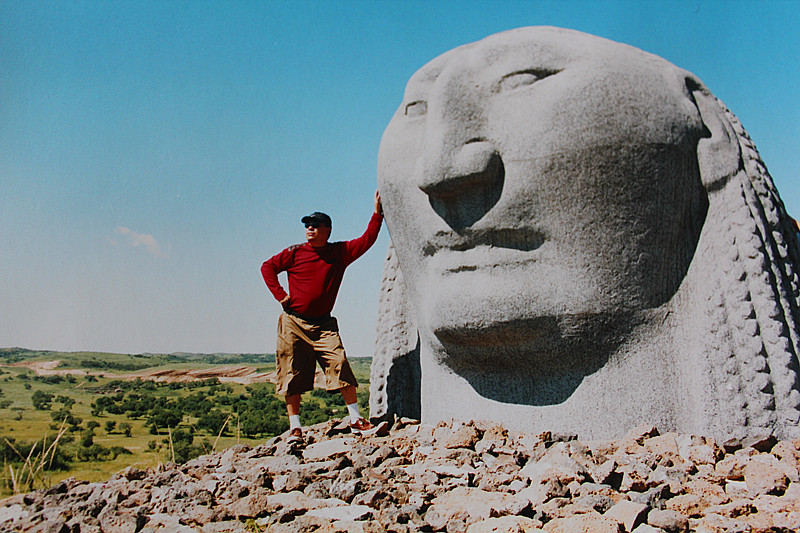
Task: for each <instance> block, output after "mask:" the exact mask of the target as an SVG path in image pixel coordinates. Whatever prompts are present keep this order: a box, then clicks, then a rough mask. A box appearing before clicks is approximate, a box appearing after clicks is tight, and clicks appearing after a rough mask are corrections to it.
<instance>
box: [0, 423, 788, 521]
mask: <svg viewBox="0 0 800 533" xmlns="http://www.w3.org/2000/svg"><path fill="white" fill-rule="evenodd" d="M305 435H306V438H307V439H308V440H309V442H310V443H311V445H313V446H314V447H315V452H314V453H318V452H319V451H320V450H323V449H328V450H333V451H334V454H335V457H334V458H324V460H320V457H319V456H314V455H311V454H305V453H302V452H301V451H300V450H298V449H297V447H296V446H293V445H290V444H289V443H287V442H286V440H285V439H286V437H287V436H288V434H284V435H282V436H280V437H277V438H274V439H271V440H270V441H268V442H267V443H265V444H262V445H260V446H257V447H255V448H248V447H246V446H237V447H235V448H232V450H234V453H226V454H225V455H223V454H222V453H214V454H209V455H205V456H202V457H198V458H196V459H193V460H191V461H189V462H187V463H185V464H183V465H174V464H171V463H170V464H166V465H162V466H159V467H158V468H148V469H147V470H138V469H135V468H129V469H127V470H124V471H122V472H120V473H118V474H116V475H114V476H113V477H111V479H109V480H107V481H105V482H97V483H87V482H84V481H77V480H75V479H72V478H70V479H67V480H64V481H61V482H59V483H57V484H56V485H55V486H53V487H51V488H50V489H48V490H40V491H37V492H33V493H29V494H17V495H15V496H12V497H11V498H7V499H5V500H2V501H0V531H3V532H5V531H15V532H21V533H36V532H42V531H67V532H72V531H80V532H84V531H91V532H97V533H101V532H103V533H107V532H112V533H124V532H130V533H133V532H137V531H138V532H144V533H154V532H157V531H168V532H173V531H185V532H189V531H196V532H199V533H200V532H202V533H223V532H235V533H242V532H245V531H251V532H252V531H265V532H266V531H269V532H270V533H297V532H311V531H316V532H319V533H360V532H365V533H367V532H368V533H373V532H374V533H378V532H385V531H391V532H394V533H418V532H431V531H436V532H438V531H442V532H467V533H488V532H497V533H501V532H502V533H520V532H525V531H547V532H550V533H555V532H585V531H590V532H592V533H599V532H603V531H609V532H613V533H622V532H625V533H631V532H638V533H649V532H663V533H683V532H686V531H709V532H719V533H723V532H728V533H733V532H744V531H747V532H751V533H768V532H770V533H774V532H779V531H800V470H798V468H799V467H800V440H795V441H788V440H783V441H778V442H777V443H776V444H775V445H774V446H773V447H772V448H771V449H770V450H763V451H762V450H759V449H757V448H754V447H740V448H739V449H737V450H736V451H726V449H728V450H733V448H732V447H725V448H726V449H725V448H723V447H722V446H720V445H718V444H717V443H716V441H714V440H713V439H700V438H695V437H692V436H690V435H682V434H676V433H665V434H663V435H659V434H658V431H656V430H655V429H654V428H652V427H649V428H648V430H647V431H640V430H638V429H637V430H636V431H632V432H630V433H629V434H627V435H626V436H625V437H623V438H622V439H617V440H608V441H579V440H574V439H572V440H569V439H571V437H570V438H566V437H562V436H558V435H553V434H551V433H547V432H545V433H542V434H539V435H536V434H532V433H521V432H515V431H511V430H506V429H505V428H502V427H500V426H497V425H492V424H485V423H478V422H471V421H470V422H466V423H462V422H449V423H440V424H437V425H436V426H430V425H421V424H419V423H417V422H416V421H411V420H405V419H402V420H399V421H397V422H396V423H395V425H394V427H393V428H392V431H391V432H390V433H389V434H388V435H387V436H383V437H376V436H372V437H355V438H350V437H349V436H345V435H342V434H341V433H340V432H339V431H338V430H337V429H336V424H335V423H332V422H327V423H322V424H317V425H315V426H311V427H308V428H306V431H305ZM466 435H470V436H474V438H472V437H469V438H465V436H466ZM565 439H566V440H565ZM456 445H458V446H459V447H454V446H456ZM742 445H743V446H744V441H743V442H742ZM460 446H463V447H460ZM344 448H346V451H345V452H341V450H342V449H344ZM709 460H710V461H712V462H711V463H708V462H707V461H709ZM733 462H735V463H736V464H737V465H739V467H738V468H736V469H731V468H730V465H731V464H732V463H733ZM347 465H350V466H347ZM576 465H579V466H576ZM776 465H778V466H779V467H780V469H781V471H782V474H783V476H784V477H785V479H783V478H781V479H780V480H778V479H777V477H776V476H775V474H774V470H775V467H776ZM665 469H667V470H673V471H677V470H680V471H681V472H683V473H684V474H685V475H684V476H683V477H682V479H681V480H680V481H678V480H674V481H675V482H674V483H673V484H672V485H667V484H666V483H665V482H664V481H663V480H662V478H663V476H662V475H661V474H660V473H659V472H661V471H663V470H665ZM632 471H635V472H639V473H640V474H641V479H640V483H639V486H637V487H635V488H634V487H631V486H626V483H625V481H624V480H625V478H626V476H627V475H628V474H629V473H630V472H632ZM741 471H743V472H744V473H742V472H741ZM531 474H533V475H531ZM286 477H295V478H296V479H297V483H295V484H293V485H292V486H287V485H285V484H281V483H278V480H279V479H283V478H286ZM742 478H743V479H745V480H746V481H740V479H742ZM787 480H788V481H787ZM353 482H356V483H353ZM350 485H353V486H356V485H357V486H358V489H357V490H356V491H355V494H352V493H347V494H344V493H341V494H339V495H337V494H335V493H336V492H337V489H336V487H337V486H340V487H344V486H350ZM731 486H735V490H730V489H731Z"/></svg>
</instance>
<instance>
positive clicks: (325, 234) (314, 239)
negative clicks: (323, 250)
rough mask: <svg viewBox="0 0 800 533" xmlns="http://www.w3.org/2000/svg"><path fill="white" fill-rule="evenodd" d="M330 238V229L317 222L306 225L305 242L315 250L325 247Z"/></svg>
mask: <svg viewBox="0 0 800 533" xmlns="http://www.w3.org/2000/svg"><path fill="white" fill-rule="evenodd" d="M330 236H331V228H330V227H328V226H325V225H323V224H320V223H319V222H309V223H308V224H306V240H307V241H308V242H309V243H310V244H311V246H313V247H315V248H319V247H321V246H325V245H326V244H327V243H328V238H330Z"/></svg>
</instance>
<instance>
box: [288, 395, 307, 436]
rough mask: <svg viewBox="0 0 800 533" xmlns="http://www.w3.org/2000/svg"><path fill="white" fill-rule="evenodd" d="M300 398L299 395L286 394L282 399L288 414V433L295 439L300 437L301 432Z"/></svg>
mask: <svg viewBox="0 0 800 533" xmlns="http://www.w3.org/2000/svg"><path fill="white" fill-rule="evenodd" d="M300 396H301V395H300V394H288V395H286V396H285V398H284V401H285V402H286V412H287V413H288V414H289V431H290V432H291V433H292V435H293V436H294V437H295V438H296V437H300V436H301V435H302V431H303V430H302V427H301V426H300ZM295 430H297V431H295ZM298 432H299V433H298ZM295 433H297V435H295Z"/></svg>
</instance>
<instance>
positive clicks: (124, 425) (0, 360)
mask: <svg viewBox="0 0 800 533" xmlns="http://www.w3.org/2000/svg"><path fill="white" fill-rule="evenodd" d="M370 363H371V358H354V359H351V365H352V366H353V371H354V372H355V374H356V377H357V378H358V380H359V382H360V383H363V385H362V386H361V387H359V403H360V404H361V405H362V409H363V410H364V411H365V412H366V405H367V403H368V390H367V389H368V382H369V366H370ZM233 366H236V367H252V370H253V372H258V373H266V372H271V371H273V370H274V368H275V356H274V355H272V354H114V353H98V352H53V351H36V350H26V349H24V348H2V349H0V453H1V454H2V455H3V460H4V469H3V472H2V473H1V474H0V494H9V493H11V492H14V489H15V486H16V489H17V490H29V489H30V488H40V487H42V486H47V485H49V484H51V483H54V482H57V481H59V480H61V479H63V478H66V477H69V476H74V477H76V478H79V479H85V480H89V481H99V480H102V479H106V478H108V477H109V476H110V475H111V474H113V473H115V472H117V471H119V470H121V469H123V468H125V467H127V466H136V467H138V468H146V467H148V466H154V465H157V464H159V463H162V462H168V461H171V460H173V459H174V460H176V461H179V462H180V461H184V460H187V459H188V458H191V457H194V456H197V455H201V454H203V453H208V452H211V451H219V450H221V449H224V448H226V447H229V446H231V445H233V444H236V443H239V442H241V443H245V444H250V445H254V444H258V443H261V442H263V441H264V440H265V439H267V438H269V437H271V436H273V435H275V434H278V433H281V432H282V431H284V430H285V429H286V428H287V427H288V421H287V418H286V414H285V408H284V406H283V401H282V398H280V397H277V396H275V394H274V386H273V385H272V384H271V383H266V382H255V383H232V382H225V371H226V369H228V368H230V367H233ZM201 369H212V370H218V371H219V372H218V375H220V378H216V377H215V378H212V379H205V380H201V381H192V382H175V381H173V382H169V381H164V382H156V381H153V380H152V379H151V378H150V376H153V375H154V374H155V373H156V372H162V371H164V370H175V371H189V370H192V371H196V370H201ZM212 374H214V372H212ZM345 411H346V409H345V408H344V405H343V404H342V402H341V396H340V395H338V394H328V393H326V392H325V391H321V390H315V391H312V392H310V393H307V394H305V395H304V397H303V408H302V413H301V416H302V419H303V423H304V424H313V423H317V422H320V421H323V420H327V419H329V418H332V417H341V416H343V415H344V413H345ZM56 437H58V440H57V442H56V444H55V446H53V448H51V449H50V453H48V454H47V461H44V464H43V465H42V467H41V468H40V467H39V466H40V465H39V463H38V462H37V461H38V460H40V459H42V458H44V456H45V454H44V453H43V452H42V445H43V444H46V447H47V446H50V445H51V444H52V443H53V441H54V440H55V439H56ZM31 450H32V451H31ZM26 457H27V459H28V460H27V462H26V461H25V458H26ZM51 460H52V461H51ZM11 471H13V472H14V473H13V475H12V473H11ZM26 483H27V486H23V485H26Z"/></svg>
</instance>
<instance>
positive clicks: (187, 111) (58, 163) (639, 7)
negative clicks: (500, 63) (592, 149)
mask: <svg viewBox="0 0 800 533" xmlns="http://www.w3.org/2000/svg"><path fill="white" fill-rule="evenodd" d="M534 25H553V26H562V27H567V28H572V29H576V30H581V31H585V32H588V33H592V34H595V35H599V36H602V37H606V38H609V39H612V40H615V41H620V42H624V43H627V44H630V45H633V46H636V47H638V48H641V49H643V50H646V51H648V52H652V53H654V54H656V55H659V56H662V57H664V58H665V59H667V60H669V61H671V62H673V63H675V64H676V65H678V66H679V67H682V68H684V69H686V70H689V71H691V72H693V73H694V74H696V75H697V76H698V77H700V78H701V79H702V80H703V81H704V82H705V83H706V85H707V86H708V87H709V88H710V89H711V90H712V92H714V94H716V96H717V97H719V98H720V99H721V100H722V101H723V102H724V103H725V104H726V105H727V106H728V107H729V108H730V109H731V110H732V111H733V112H734V113H735V114H736V115H737V116H738V117H739V119H740V120H741V121H742V123H743V124H744V127H745V128H746V129H747V130H748V132H749V133H750V136H751V137H752V138H753V140H754V141H755V143H756V146H757V147H758V148H759V151H760V152H761V155H762V156H763V158H764V161H765V162H766V164H767V167H768V168H769V170H770V173H771V174H772V176H773V178H774V180H775V182H776V184H777V186H778V189H779V192H780V193H781V196H782V198H783V200H784V202H785V204H786V206H787V208H788V210H789V212H790V213H793V214H794V215H795V216H797V215H800V181H798V175H799V174H800V165H799V164H798V157H797V153H798V151H799V150H798V149H800V104H799V103H798V102H800V30H798V28H800V2H798V1H779V0H773V1H766V0H765V1H763V2H757V1H750V2H745V1H735V0H729V1H725V2H711V1H701V0H695V1H691V2H686V1H671V2H656V1H630V2H610V1H598V0H594V1H586V2H583V1H572V2H570V1H565V0H561V1H555V2H550V1H535V0H526V1H483V2H477V1H475V2H467V1H434V0H427V1H401V0H395V1H388V0H387V1H375V0H372V1H363V2H347V1H327V2H323V1H306V2H269V1H258V2H255V1H254V2H223V1H219V2H215V1H200V0H192V1H170V0H158V1H146V0H144V1H142V0H137V1H131V2H121V1H113V0H112V1H99V0H98V1H91V2H83V1H70V2H62V1H55V2H48V1H11V0H0V347H10V346H22V347H28V348H35V349H55V350H64V351H72V350H102V351H113V352H124V353H140V352H167V353H169V352H179V351H186V352H256V353H266V352H273V351H274V349H275V328H276V321H277V317H278V314H279V311H280V307H279V306H278V304H277V303H276V302H275V301H274V300H273V299H272V297H271V295H270V294H269V292H268V291H267V290H266V287H265V285H264V282H263V281H262V279H261V274H260V271H259V269H260V266H261V263H262V262H263V261H264V260H265V259H267V258H268V257H270V256H271V255H272V254H274V253H276V252H278V251H279V250H280V249H282V248H284V247H286V246H288V245H290V244H293V243H296V242H302V241H303V240H304V236H303V228H302V225H301V224H300V222H299V219H300V217H301V216H303V215H304V214H307V213H309V212H311V211H315V210H320V211H325V212H327V213H329V214H330V215H331V216H332V217H333V221H334V232H333V238H334V239H347V238H352V237H355V236H357V235H360V234H361V232H362V231H363V230H364V228H365V227H366V223H367V220H368V218H369V215H370V213H371V210H372V196H373V193H374V190H375V187H376V166H377V153H378V145H379V143H380V138H381V134H382V132H383V129H384V128H385V127H386V125H387V123H388V121H389V119H390V117H391V115H392V114H393V113H394V110H395V108H396V106H398V105H399V103H400V100H401V98H402V94H403V89H404V86H405V83H406V81H407V80H408V78H409V77H410V76H411V74H413V73H414V72H415V71H416V70H417V69H418V68H419V67H421V66H422V65H423V64H425V63H426V62H427V61H429V60H430V59H432V58H433V57H435V56H437V55H439V54H441V53H443V52H445V51H447V50H449V49H451V48H454V47H456V46H458V45H461V44H464V43H468V42H472V41H475V40H478V39H481V38H483V37H485V36H487V35H490V34H492V33H496V32H499V31H503V30H507V29H511V28H515V27H520V26H534ZM388 243H389V239H388V235H387V233H386V230H385V228H384V229H383V230H382V234H381V237H380V239H379V241H378V243H377V244H376V246H375V247H374V248H373V249H372V250H370V252H368V254H367V255H366V256H364V257H363V258H362V259H360V260H359V261H358V262H356V263H355V264H354V265H352V266H351V267H350V268H349V269H348V272H347V275H346V276H345V282H344V284H343V286H342V290H341V292H340V293H339V299H338V302H337V305H336V309H335V314H336V315H337V316H338V317H339V321H340V324H341V329H342V337H343V339H344V342H345V346H346V347H347V349H348V353H349V354H350V355H355V356H358V355H371V354H372V351H373V347H374V341H375V323H376V313H377V299H378V289H379V285H380V277H381V269H382V263H383V258H384V255H385V252H386V248H387V246H388Z"/></svg>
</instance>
